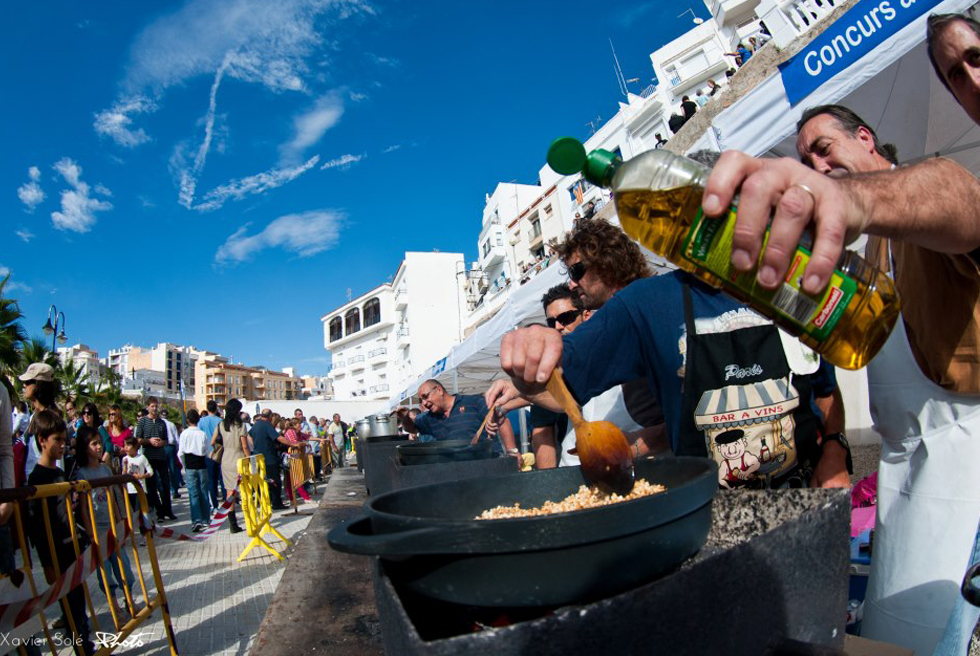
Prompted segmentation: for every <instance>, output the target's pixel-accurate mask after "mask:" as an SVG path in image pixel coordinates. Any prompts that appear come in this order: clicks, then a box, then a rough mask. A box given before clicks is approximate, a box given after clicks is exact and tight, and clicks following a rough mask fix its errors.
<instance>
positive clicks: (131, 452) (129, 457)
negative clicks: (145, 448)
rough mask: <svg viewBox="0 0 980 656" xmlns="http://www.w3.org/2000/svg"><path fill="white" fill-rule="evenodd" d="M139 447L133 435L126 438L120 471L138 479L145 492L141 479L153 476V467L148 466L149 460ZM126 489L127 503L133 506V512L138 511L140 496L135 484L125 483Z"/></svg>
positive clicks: (144, 485)
mask: <svg viewBox="0 0 980 656" xmlns="http://www.w3.org/2000/svg"><path fill="white" fill-rule="evenodd" d="M139 449H140V445H139V442H137V441H136V438H135V437H127V438H126V455H125V456H123V460H122V473H123V474H129V475H130V476H132V477H134V478H136V479H139V484H140V486H141V487H142V488H143V493H144V494H145V493H146V483H144V482H143V481H145V480H146V479H148V478H149V477H150V476H153V467H150V461H149V460H147V459H146V456H144V455H143V454H142V453H140V452H139ZM126 491H127V492H128V493H129V503H130V505H131V506H132V507H133V512H135V513H139V512H140V498H139V493H138V492H137V491H136V485H135V484H134V483H127V484H126Z"/></svg>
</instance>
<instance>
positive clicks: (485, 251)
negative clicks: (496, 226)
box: [483, 239, 490, 257]
mask: <svg viewBox="0 0 980 656" xmlns="http://www.w3.org/2000/svg"><path fill="white" fill-rule="evenodd" d="M489 254H490V240H489V239H488V240H486V241H485V242H483V257H486V256H487V255H489Z"/></svg>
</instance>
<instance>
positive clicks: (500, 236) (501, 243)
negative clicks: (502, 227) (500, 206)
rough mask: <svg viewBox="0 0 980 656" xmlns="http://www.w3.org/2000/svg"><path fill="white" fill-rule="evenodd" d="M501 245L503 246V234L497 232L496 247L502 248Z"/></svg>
mask: <svg viewBox="0 0 980 656" xmlns="http://www.w3.org/2000/svg"><path fill="white" fill-rule="evenodd" d="M503 245H504V233H502V232H498V233H497V246H503Z"/></svg>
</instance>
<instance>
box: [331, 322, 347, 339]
mask: <svg viewBox="0 0 980 656" xmlns="http://www.w3.org/2000/svg"><path fill="white" fill-rule="evenodd" d="M343 336H344V322H343V321H341V319H340V317H334V318H333V319H331V320H330V341H331V342H336V341H337V340H338V339H340V338H341V337H343Z"/></svg>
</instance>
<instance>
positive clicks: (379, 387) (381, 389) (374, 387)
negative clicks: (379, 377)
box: [370, 383, 388, 394]
mask: <svg viewBox="0 0 980 656" xmlns="http://www.w3.org/2000/svg"><path fill="white" fill-rule="evenodd" d="M387 391H388V383H381V384H380V385H372V386H371V388H370V392H371V394H377V393H378V392H387Z"/></svg>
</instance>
